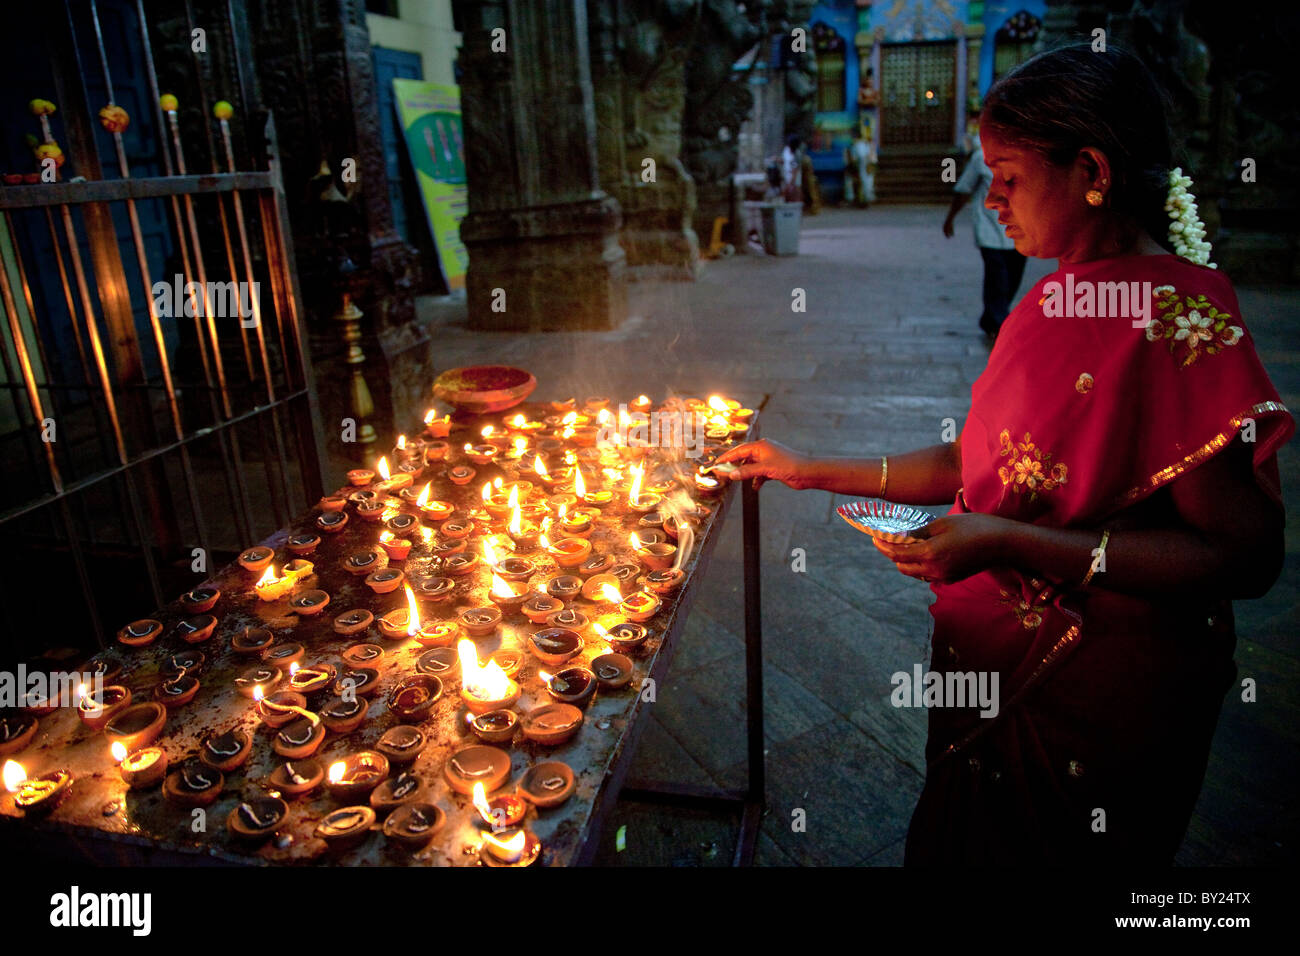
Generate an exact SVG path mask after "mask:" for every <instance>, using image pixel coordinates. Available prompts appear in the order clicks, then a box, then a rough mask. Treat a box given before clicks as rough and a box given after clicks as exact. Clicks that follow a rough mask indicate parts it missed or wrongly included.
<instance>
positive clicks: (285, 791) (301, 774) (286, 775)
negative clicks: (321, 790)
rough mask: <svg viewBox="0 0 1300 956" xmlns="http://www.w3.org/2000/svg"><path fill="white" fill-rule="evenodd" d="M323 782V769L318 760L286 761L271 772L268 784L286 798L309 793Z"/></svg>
mask: <svg viewBox="0 0 1300 956" xmlns="http://www.w3.org/2000/svg"><path fill="white" fill-rule="evenodd" d="M324 780H325V767H324V766H322V764H321V762H320V761H319V760H315V759H307V760H286V761H285V762H284V763H282V764H280V766H278V767H276V768H275V769H274V770H272V771H271V776H270V784H271V786H273V787H274V788H275V789H276V790H278V791H280V793H281V794H282V795H283V796H286V797H301V796H304V795H306V794H308V793H311V792H312V791H313V790H315V789H316V788H317V787H319V786H320V785H321V783H322V782H323V781H324Z"/></svg>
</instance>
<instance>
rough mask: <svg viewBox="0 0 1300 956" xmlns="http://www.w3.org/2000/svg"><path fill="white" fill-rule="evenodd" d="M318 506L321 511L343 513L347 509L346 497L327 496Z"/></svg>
mask: <svg viewBox="0 0 1300 956" xmlns="http://www.w3.org/2000/svg"><path fill="white" fill-rule="evenodd" d="M317 504H318V505H319V506H320V510H321V511H342V510H343V509H344V508H346V507H347V504H348V499H347V496H346V495H325V496H324V497H323V498H321V500H320V501H319V502H317Z"/></svg>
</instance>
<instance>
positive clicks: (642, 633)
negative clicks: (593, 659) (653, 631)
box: [592, 621, 650, 654]
mask: <svg viewBox="0 0 1300 956" xmlns="http://www.w3.org/2000/svg"><path fill="white" fill-rule="evenodd" d="M592 630H593V631H594V632H595V633H596V636H597V637H599V638H600V639H601V640H603V641H604V642H605V643H606V644H608V645H609V646H610V647H611V648H612V649H613V650H614V651H616V652H620V653H622V654H630V653H632V652H633V651H635V650H636V649H637V648H639V647H640V646H641V645H642V644H644V643H645V642H646V638H647V637H649V636H650V632H649V631H648V630H647V629H646V627H645V625H644V624H636V623H633V622H631V621H621V622H619V623H618V624H615V625H614V626H613V627H612V628H610V629H609V630H606V629H605V628H604V627H602V626H601V625H600V624H593V625H592Z"/></svg>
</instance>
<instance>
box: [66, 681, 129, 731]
mask: <svg viewBox="0 0 1300 956" xmlns="http://www.w3.org/2000/svg"><path fill="white" fill-rule="evenodd" d="M85 686H86V685H85V684H82V685H81V687H80V688H79V689H78V690H79V699H78V701H77V716H78V717H80V718H81V722H82V723H83V724H85V725H86V726H87V727H89V728H90V729H91V730H103V729H104V728H105V727H106V726H107V725H108V722H109V721H110V720H112V719H113V718H114V717H116V716H117V715H118V714H119V713H120V712H121V711H123V710H126V708H128V707H130V706H131V692H130V691H129V690H128V689H127V688H125V687H122V686H121V685H119V684H112V685H110V686H108V687H103V688H100V689H99V690H92V691H90V692H89V693H85V692H84V691H85Z"/></svg>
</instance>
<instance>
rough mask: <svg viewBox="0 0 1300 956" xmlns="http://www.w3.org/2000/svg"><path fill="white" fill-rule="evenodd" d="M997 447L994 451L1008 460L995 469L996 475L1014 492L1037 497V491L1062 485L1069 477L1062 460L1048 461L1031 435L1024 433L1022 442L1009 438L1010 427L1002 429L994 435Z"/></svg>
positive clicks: (1031, 499)
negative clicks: (997, 443)
mask: <svg viewBox="0 0 1300 956" xmlns="http://www.w3.org/2000/svg"><path fill="white" fill-rule="evenodd" d="M998 441H999V444H1000V446H1001V447H1000V448H999V450H998V454H1000V455H1002V456H1005V457H1006V458H1007V459H1008V461H1007V463H1006V464H1005V465H1002V466H1001V467H999V468H998V478H1000V479H1001V480H1002V484H1003V485H1007V486H1009V487H1010V488H1011V490H1012V491H1014V492H1015V493H1016V494H1023V493H1024V492H1026V491H1028V492H1029V500H1030V501H1033V500H1034V499H1036V498H1037V497H1038V493H1039V492H1040V491H1052V490H1054V489H1055V488H1056V487H1057V486H1058V485H1063V484H1065V482H1066V479H1067V478H1068V477H1069V473H1070V469H1069V468H1068V467H1066V466H1065V465H1064V464H1063V463H1061V462H1057V463H1056V464H1053V463H1052V455H1051V453H1050V452H1045V451H1043V450H1042V449H1041V448H1039V447H1038V445H1037V444H1035V443H1034V440H1033V436H1032V435H1031V434H1030V433H1029V432H1025V437H1024V439H1023V440H1022V441H1018V442H1014V443H1013V442H1012V441H1011V430H1010V429H1009V428H1004V429H1002V433H1001V434H1000V435H998Z"/></svg>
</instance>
